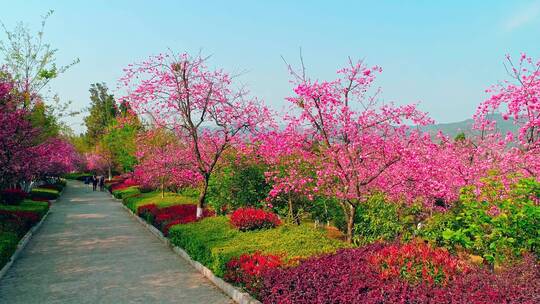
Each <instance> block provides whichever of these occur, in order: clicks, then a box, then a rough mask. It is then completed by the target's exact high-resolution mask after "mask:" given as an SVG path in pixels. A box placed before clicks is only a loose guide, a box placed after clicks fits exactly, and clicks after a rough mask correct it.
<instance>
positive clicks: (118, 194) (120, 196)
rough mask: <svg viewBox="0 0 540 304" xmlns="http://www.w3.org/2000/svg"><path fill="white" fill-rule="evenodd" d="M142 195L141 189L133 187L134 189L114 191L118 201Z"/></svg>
mask: <svg viewBox="0 0 540 304" xmlns="http://www.w3.org/2000/svg"><path fill="white" fill-rule="evenodd" d="M140 193H141V192H140V191H139V188H138V187H137V186H133V187H128V188H125V189H122V190H116V191H113V193H112V194H113V196H114V197H115V198H117V199H124V198H127V197H131V196H134V195H138V194H140Z"/></svg>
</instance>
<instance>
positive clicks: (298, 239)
mask: <svg viewBox="0 0 540 304" xmlns="http://www.w3.org/2000/svg"><path fill="white" fill-rule="evenodd" d="M169 237H170V239H171V242H172V243H173V244H174V245H176V246H179V247H181V248H183V249H184V250H186V252H187V253H188V254H189V255H190V256H191V257H192V258H193V259H195V260H197V261H199V262H201V263H202V264H203V265H205V266H207V267H208V268H210V269H211V270H212V271H213V272H214V273H215V274H216V275H218V276H223V273H224V271H225V264H226V263H227V262H228V261H229V260H230V259H231V258H233V257H237V256H240V255H241V254H244V253H253V252H255V251H260V252H262V253H265V254H275V255H281V256H283V258H284V260H285V261H290V262H294V261H296V260H297V259H302V258H308V257H311V256H315V255H319V254H324V253H330V252H334V251H336V250H337V249H338V248H343V247H347V245H346V244H345V243H343V242H341V241H338V240H334V239H330V238H328V237H327V235H326V231H324V230H318V229H315V228H313V226H312V225H306V224H303V225H299V226H297V225H283V226H280V227H278V228H275V229H268V230H259V231H248V232H240V231H238V230H236V229H234V228H232V227H231V225H230V223H229V219H228V218H227V217H225V216H218V217H210V218H206V219H203V220H202V221H198V222H195V223H190V224H183V225H176V226H173V227H172V228H171V230H170V231H169Z"/></svg>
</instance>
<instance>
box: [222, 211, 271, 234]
mask: <svg viewBox="0 0 540 304" xmlns="http://www.w3.org/2000/svg"><path fill="white" fill-rule="evenodd" d="M231 224H232V225H233V226H234V227H236V228H238V229H239V230H241V231H248V230H257V229H267V228H274V227H277V226H279V225H281V221H280V219H279V218H278V216H277V215H276V214H275V213H272V212H269V211H265V210H262V209H257V208H251V207H248V208H239V209H236V211H234V212H233V213H232V214H231Z"/></svg>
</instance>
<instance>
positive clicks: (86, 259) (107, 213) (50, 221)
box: [0, 182, 233, 304]
mask: <svg viewBox="0 0 540 304" xmlns="http://www.w3.org/2000/svg"><path fill="white" fill-rule="evenodd" d="M0 303H9V304H15V303H115V304H116V303H186V304H188V303H189V304H191V303H233V301H232V300H231V299H230V298H228V297H227V296H226V295H225V294H223V293H222V292H221V291H220V290H219V289H218V288H217V287H215V286H214V285H213V284H212V283H210V282H209V281H208V280H206V279H205V278H204V277H203V276H202V275H201V274H200V273H199V272H197V271H196V270H195V269H194V268H193V267H191V265H189V264H188V263H187V262H185V261H184V260H183V259H181V258H180V257H178V256H176V255H175V254H174V253H173V252H172V251H171V250H170V249H169V248H168V247H167V246H165V245H164V244H163V243H161V242H160V241H159V240H158V239H157V238H156V237H155V236H153V235H152V234H151V233H150V232H149V231H147V230H146V229H145V228H144V227H142V225H141V224H139V223H138V222H137V221H136V220H135V219H133V218H132V217H130V216H129V215H128V214H127V213H126V211H125V210H123V209H122V207H121V205H120V203H119V202H117V201H114V200H113V199H111V198H110V196H109V195H108V193H104V192H101V193H100V192H92V191H91V189H88V188H87V187H86V186H85V185H83V184H82V183H79V182H69V184H68V187H67V188H66V190H65V192H64V194H63V196H62V197H61V198H60V199H59V200H58V201H57V202H56V203H55V204H54V205H53V207H52V209H51V211H50V214H49V216H48V218H47V219H46V220H45V222H44V223H43V226H42V227H41V229H40V230H39V231H38V233H37V234H35V235H34V236H33V238H32V240H30V243H29V244H28V246H27V247H26V248H25V249H24V251H23V252H22V254H21V255H20V256H19V258H18V259H17V260H16V261H15V263H14V264H13V266H12V268H11V269H10V270H9V271H8V273H7V275H6V276H4V277H3V278H2V279H1V280H0Z"/></svg>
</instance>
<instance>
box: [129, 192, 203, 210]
mask: <svg viewBox="0 0 540 304" xmlns="http://www.w3.org/2000/svg"><path fill="white" fill-rule="evenodd" d="M123 201H124V204H125V205H126V206H127V207H128V208H129V209H131V210H132V211H133V212H136V211H137V208H138V207H139V206H144V205H148V204H156V205H157V206H158V207H160V208H162V207H168V206H172V205H181V204H196V203H197V199H196V198H193V197H190V196H185V195H183V194H178V193H173V192H166V193H165V197H161V192H160V191H153V192H147V193H141V194H139V195H136V196H130V197H127V198H124V200H123Z"/></svg>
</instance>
